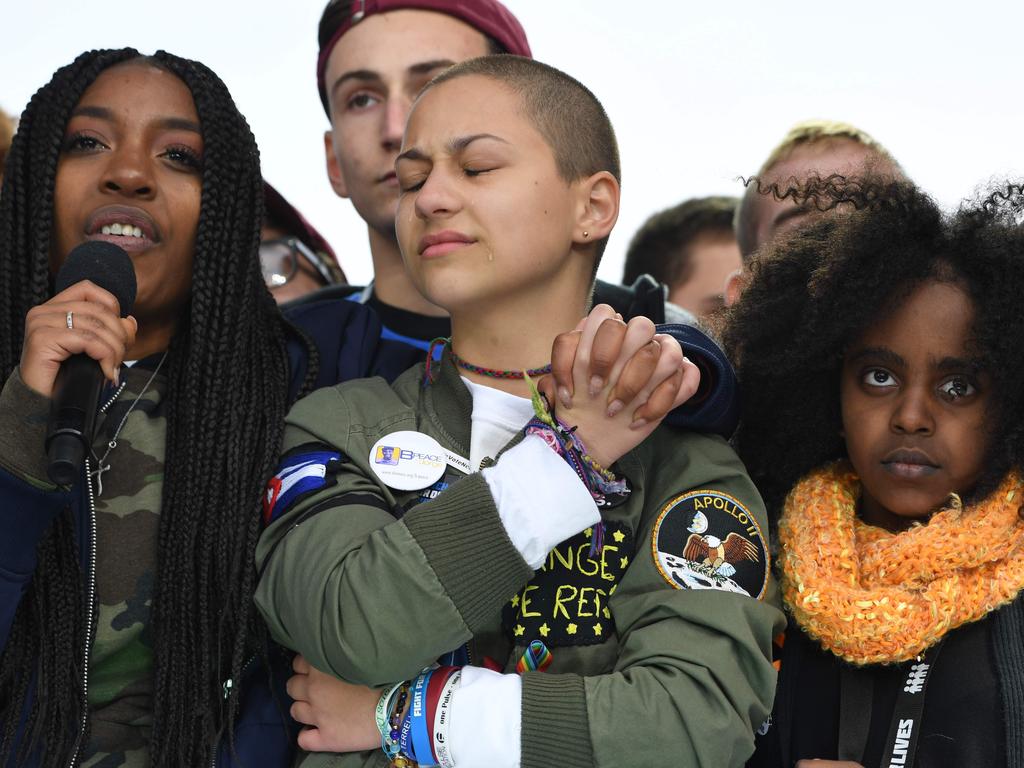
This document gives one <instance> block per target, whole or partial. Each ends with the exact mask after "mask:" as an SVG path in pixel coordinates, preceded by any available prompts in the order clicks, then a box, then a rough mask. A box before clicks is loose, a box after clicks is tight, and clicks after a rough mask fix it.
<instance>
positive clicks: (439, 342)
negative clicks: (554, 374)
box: [427, 338, 551, 380]
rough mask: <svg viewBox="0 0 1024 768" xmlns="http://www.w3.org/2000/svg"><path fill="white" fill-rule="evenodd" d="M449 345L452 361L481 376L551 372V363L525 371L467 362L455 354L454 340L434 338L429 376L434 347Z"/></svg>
mask: <svg viewBox="0 0 1024 768" xmlns="http://www.w3.org/2000/svg"><path fill="white" fill-rule="evenodd" d="M445 345H447V346H448V350H449V352H450V353H451V356H452V362H453V363H455V364H456V365H457V366H458V367H459V368H461V369H463V370H464V371H469V372H470V373H476V374H479V375H480V376H487V377H489V378H492V379H513V380H515V379H519V380H521V379H523V378H525V377H526V376H544V375H545V374H548V373H551V363H548V364H547V365H545V366H542V367H540V368H527V369H526V370H525V371H523V370H519V371H515V370H511V371H510V370H502V369H500V368H484V367H483V366H481V365H473V363H470V362H467V361H466V360H463V359H462V358H461V357H459V356H458V355H457V354H455V350H454V349H452V340H451V339H450V338H449V339H446V338H440V339H434V340H433V341H432V342H430V351H429V352H427V376H428V377H429V376H430V368H431V365H432V363H433V362H434V349H435V348H436V347H438V346H440V347H441V348H444V346H445Z"/></svg>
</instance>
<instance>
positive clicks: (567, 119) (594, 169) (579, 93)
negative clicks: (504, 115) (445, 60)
mask: <svg viewBox="0 0 1024 768" xmlns="http://www.w3.org/2000/svg"><path fill="white" fill-rule="evenodd" d="M470 75H482V76H483V77H489V78H491V79H493V80H496V81H498V82H499V83H501V84H502V85H504V86H505V87H507V88H508V89H510V90H511V91H512V92H513V93H515V94H516V95H517V96H519V97H520V99H521V100H522V106H523V112H524V113H525V116H526V118H527V119H528V120H530V122H531V123H533V126H534V127H535V128H536V129H537V131H538V133H540V135H541V136H543V137H544V140H545V141H546V142H547V143H548V146H550V147H551V151H552V153H553V154H554V156H555V165H556V167H557V168H558V174H559V175H560V176H561V177H562V178H563V179H565V180H566V181H567V182H569V183H572V182H575V181H579V180H580V179H585V178H587V177H589V176H592V175H594V174H595V173H600V172H601V171H607V172H608V173H610V174H611V175H612V176H614V177H615V180H616V181H617V182H619V183H620V184H621V183H622V170H621V167H620V164H619V145H618V142H617V141H616V140H615V130H614V129H613V128H612V123H611V120H609V119H608V114H607V113H606V112H605V111H604V107H602V106H601V102H600V101H598V100H597V97H596V96H594V94H593V93H591V92H590V90H589V89H588V88H587V87H586V86H585V85H583V83H581V82H579V81H578V80H576V79H575V78H573V77H570V76H569V75H567V74H565V73H564V72H562V71H561V70H558V69H555V68H554V67H551V66H548V65H547V64H542V63H540V62H539V61H535V60H534V59H527V58H524V57H522V56H511V55H507V54H506V55H501V56H482V57H480V58H476V59H469V60H468V61H463V62H461V63H459V64H456V65H454V66H452V67H450V68H448V69H446V70H445V71H444V72H442V73H441V74H439V75H438V76H437V77H435V78H434V79H433V80H431V81H430V83H428V84H427V86H426V87H425V88H424V89H423V91H422V92H421V93H420V98H422V96H423V94H425V93H426V92H427V91H429V90H430V89H431V88H433V87H434V86H437V85H440V84H441V83H446V82H448V81H449V80H455V79H456V78H460V77H468V76H470ZM607 243H608V238H607V237H606V238H603V239H602V240H600V241H598V242H597V243H596V244H597V260H598V261H600V259H601V254H602V253H603V252H604V248H605V245H607Z"/></svg>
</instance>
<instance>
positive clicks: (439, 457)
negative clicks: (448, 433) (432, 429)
mask: <svg viewBox="0 0 1024 768" xmlns="http://www.w3.org/2000/svg"><path fill="white" fill-rule="evenodd" d="M447 464H448V457H447V452H446V451H445V449H444V448H442V447H441V444H440V443H438V442H437V440H435V439H434V438H432V437H431V436H430V435H425V434H423V433H422V432H413V431H412V430H402V431H400V432H392V433H391V434H389V435H385V436H384V437H382V438H381V439H380V440H378V441H377V442H376V443H374V444H373V448H371V449H370V469H372V470H373V471H374V473H375V474H376V475H377V477H379V478H380V479H381V480H382V481H383V482H384V485H386V486H388V487H389V488H395V489H396V490H399V491H418V490H420V489H421V488H426V487H427V486H428V485H432V484H433V483H435V482H437V481H438V480H440V479H441V476H442V475H444V468H445V466H447Z"/></svg>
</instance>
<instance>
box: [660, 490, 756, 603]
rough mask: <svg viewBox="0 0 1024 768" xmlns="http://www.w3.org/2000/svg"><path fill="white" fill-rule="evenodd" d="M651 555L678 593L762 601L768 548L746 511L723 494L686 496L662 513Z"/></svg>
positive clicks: (699, 492) (707, 491)
mask: <svg viewBox="0 0 1024 768" xmlns="http://www.w3.org/2000/svg"><path fill="white" fill-rule="evenodd" d="M651 554H652V555H653V557H654V565H655V567H656V568H657V569H658V572H659V573H661V575H662V577H663V578H664V579H665V581H667V582H668V583H669V584H671V585H672V586H673V587H675V588H676V589H720V590H723V591H725V592H736V593H739V594H742V595H748V596H750V597H756V598H761V597H762V596H763V595H764V590H765V586H766V585H767V583H768V570H769V562H768V547H767V546H766V544H765V539H764V536H763V535H762V534H761V528H760V526H758V524H757V520H756V519H755V518H754V516H753V515H752V514H750V511H749V510H747V508H746V507H744V506H743V504H741V503H740V502H739V501H738V500H737V499H735V498H733V497H732V496H729V495H728V494H725V493H722V492H721V491H711V490H705V491H690V492H689V493H684V494H683V495H682V496H677V497H676V498H674V499H672V501H670V502H669V503H668V504H666V505H665V507H664V508H663V509H662V510H661V514H660V515H658V520H657V522H656V523H655V524H654V533H653V534H652V535H651Z"/></svg>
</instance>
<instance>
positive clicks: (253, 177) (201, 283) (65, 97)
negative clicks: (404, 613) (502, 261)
mask: <svg viewBox="0 0 1024 768" xmlns="http://www.w3.org/2000/svg"><path fill="white" fill-rule="evenodd" d="M3 183H4V186H3V194H2V203H0V376H2V377H3V379H2V381H4V382H5V383H4V384H3V390H2V392H0V766H3V767H4V768H7V766H68V765H71V766H74V765H83V766H100V765H102V766H132V767H133V768H134V767H135V766H148V765H152V766H175V767H177V766H202V765H211V764H215V765H220V766H224V765H247V766H276V765H287V764H288V763H289V761H290V759H291V753H292V751H293V750H294V745H295V732H294V728H293V727H292V725H293V723H292V721H291V720H290V719H289V718H288V716H287V710H288V699H287V698H286V697H285V694H284V681H285V678H286V677H287V674H288V667H289V660H288V659H287V658H285V657H284V656H283V654H282V653H281V652H279V651H274V650H273V649H272V648H273V646H271V645H270V644H269V643H268V642H267V641H266V639H265V638H266V633H265V630H264V628H263V625H262V623H261V622H260V620H259V619H258V618H257V616H256V615H255V611H254V609H253V606H252V594H253V589H254V581H255V573H254V569H253V554H254V549H255V543H256V539H257V537H258V535H259V532H260V529H261V526H262V524H263V515H262V508H261V498H262V496H263V488H264V484H265V482H266V480H267V478H268V477H270V476H271V475H272V474H273V471H274V469H275V467H276V463H277V456H278V453H279V446H280V442H281V436H282V428H283V421H284V415H285V413H286V411H287V408H288V406H289V404H290V402H291V401H292V400H294V399H295V397H297V396H298V395H299V394H302V393H304V392H306V391H309V390H310V389H311V388H312V387H313V386H314V385H324V384H333V383H336V382H339V381H342V380H345V379H348V378H353V377H357V376H363V375H366V374H367V373H368V372H371V371H376V370H378V367H377V362H378V360H379V359H380V358H378V357H375V353H376V352H379V349H378V346H379V344H384V343H386V342H380V341H379V338H378V336H379V328H380V327H379V323H378V322H377V320H376V318H375V317H374V316H373V314H372V312H371V311H370V310H369V309H367V308H366V307H363V306H362V305H359V304H356V303H354V302H338V303H336V304H334V305H332V307H330V308H329V309H330V311H329V312H327V313H326V314H324V312H323V308H321V307H318V306H317V305H310V306H308V307H304V308H303V309H302V310H301V312H299V313H297V314H295V315H293V316H292V318H293V320H294V321H295V322H296V323H299V324H300V326H301V328H302V330H299V328H296V327H293V326H291V325H290V324H288V323H287V322H285V321H284V320H283V319H282V317H281V315H280V314H279V313H278V310H277V308H276V305H275V304H274V301H273V299H272V298H271V295H270V293H269V292H268V291H267V289H266V286H265V285H264V281H263V277H262V275H261V271H260V265H259V259H258V244H259V229H260V222H261V216H262V189H261V180H260V170H259V159H258V152H257V149H256V144H255V142H254V140H253V137H252V134H251V132H250V130H249V128H248V126H247V124H246V122H245V120H244V118H243V117H242V116H241V115H240V114H239V113H238V111H237V109H236V108H235V106H234V103H233V102H232V100H231V97H230V95H229V93H228V92H227V89H226V88H225V86H224V84H223V83H222V82H221V81H220V80H219V79H218V78H217V77H216V75H214V74H213V73H212V72H210V70H208V69H207V68H206V67H204V66H203V65H201V64H198V63H196V62H191V61H186V60H183V59H180V58H177V57H175V56H171V55H169V54H166V53H162V52H161V53H157V54H156V55H155V56H152V57H142V56H140V55H139V53H138V52H136V51H134V50H131V49H125V50H120V51H97V52H91V53H86V54H83V55H81V56H80V57H78V58H77V59H76V60H75V61H74V62H73V63H72V64H70V65H68V66H66V67H64V68H62V69H61V70H59V71H58V72H57V73H56V74H55V75H54V77H53V79H52V80H51V82H50V83H48V84H47V85H46V86H44V87H43V88H42V89H40V91H39V92H38V93H37V94H36V95H35V96H34V97H33V99H32V101H31V103H30V104H29V106H28V107H27V109H26V110H25V112H24V114H23V116H22V119H21V123H20V128H19V132H18V134H17V136H16V138H15V140H14V144H13V146H12V149H11V153H10V155H9V156H8V159H7V172H6V175H5V177H4V182H3ZM87 240H105V241H108V242H113V243H114V244H116V245H119V246H121V247H122V248H124V249H125V250H126V251H127V252H128V253H129V254H130V256H131V260H132V264H133V267H134V269H135V272H136V276H137V279H138V296H137V299H136V301H135V304H134V308H133V310H132V313H131V316H129V317H126V318H121V317H120V315H119V309H120V307H119V306H118V305H117V301H116V299H115V298H114V297H113V296H112V295H111V294H110V293H107V292H106V291H104V290H102V289H100V288H98V287H96V286H94V285H92V284H89V283H85V282H83V283H78V284H75V285H72V286H71V287H69V288H66V289H65V290H63V291H61V292H59V293H57V294H56V295H54V288H53V277H54V275H55V274H56V272H57V271H58V270H59V268H60V266H61V264H62V263H63V261H64V259H65V257H66V256H67V254H68V253H69V252H70V251H71V250H72V249H73V248H74V247H75V246H78V245H80V244H81V243H82V242H84V241H87ZM313 337H315V338H316V339H317V345H316V347H315V348H314V346H313V344H312V343H311V342H310V341H309V339H311V338H313ZM620 341H621V339H620ZM623 349H624V350H625V349H626V346H625V345H623ZM83 352H84V353H85V354H87V355H89V356H90V357H92V358H94V359H96V360H97V361H98V362H99V363H100V367H101V369H102V370H103V372H104V374H105V375H106V377H107V378H108V379H110V380H111V386H110V387H109V392H108V394H106V395H105V396H104V398H103V409H102V411H103V412H102V415H101V416H100V417H99V421H98V426H97V432H96V437H95V440H94V443H93V446H92V452H91V454H90V455H89V456H88V457H87V459H86V467H85V472H83V475H82V477H81V478H80V480H79V481H77V482H75V483H73V484H72V486H71V487H70V488H58V487H56V486H54V485H53V484H52V483H51V482H50V481H49V480H48V479H47V474H46V467H45V453H44V451H43V443H44V430H45V425H46V420H47V415H48V412H49V408H50V399H49V396H50V394H51V393H52V391H53V388H54V379H55V376H56V373H57V371H58V369H59V367H60V363H61V362H62V361H63V360H65V359H67V358H68V357H69V356H70V355H72V354H77V353H83ZM623 354H624V355H625V354H627V352H623ZM691 354H692V355H693V356H695V357H699V358H702V359H704V361H705V364H706V365H705V367H706V368H713V367H716V363H718V362H720V361H718V360H717V359H716V357H715V354H714V351H707V350H705V352H704V354H703V355H702V354H701V353H700V350H693V351H692V352H691ZM381 357H387V360H388V363H389V365H390V366H391V369H392V371H391V372H392V374H394V373H397V372H398V370H396V368H397V366H396V364H395V356H394V355H390V356H387V355H383V356H381ZM595 357H596V355H595ZM615 358H616V355H615V354H614V353H613V354H610V355H609V356H607V359H606V360H605V361H604V364H606V365H608V366H609V367H610V366H611V363H612V362H613V361H614V360H615ZM124 361H135V362H134V363H129V362H124ZM409 362H410V364H411V362H412V361H411V360H410V361H409ZM569 364H570V365H571V361H570V362H569ZM620 368H621V366H620ZM717 368H718V369H720V374H719V379H718V382H717V389H716V385H711V386H710V387H705V389H708V390H709V391H708V396H707V397H704V398H702V399H701V404H700V405H698V406H697V408H696V409H694V410H692V411H691V412H690V413H688V414H685V413H684V414H682V416H683V419H684V422H685V423H687V424H688V425H689V426H690V427H692V428H700V427H701V426H702V425H703V426H704V427H705V428H707V427H709V426H714V425H716V424H719V423H721V422H722V421H723V418H722V417H721V415H720V412H721V411H722V410H723V409H724V411H726V412H727V413H728V412H729V411H730V408H731V404H730V403H731V397H730V395H729V394H728V393H729V392H730V391H731V390H729V387H728V384H729V381H728V377H727V374H729V373H730V371H728V370H727V369H726V368H723V367H722V366H721V365H717ZM590 370H596V368H591V369H590ZM649 373H650V371H649V370H648V374H649ZM626 378H627V377H626V375H625V374H623V376H622V378H620V385H622V386H623V387H625V386H632V387H633V388H634V391H640V389H641V385H643V384H645V383H646V382H647V378H646V376H644V377H642V379H641V380H638V381H634V382H631V383H629V384H626V383H625V379H626ZM723 393H724V394H723ZM709 402H710V403H714V402H718V403H721V404H722V405H721V407H717V406H716V407H714V408H709V407H708V403H709ZM645 407H647V408H649V409H650V412H651V416H650V417H651V418H652V419H653V418H659V419H660V418H661V416H662V415H663V413H660V414H659V413H656V411H657V409H656V408H653V407H652V406H651V405H650V404H648V406H645ZM725 420H727V419H725ZM275 687H276V688H278V690H279V692H278V694H277V695H274V694H273V690H272V689H273V688H275Z"/></svg>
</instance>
